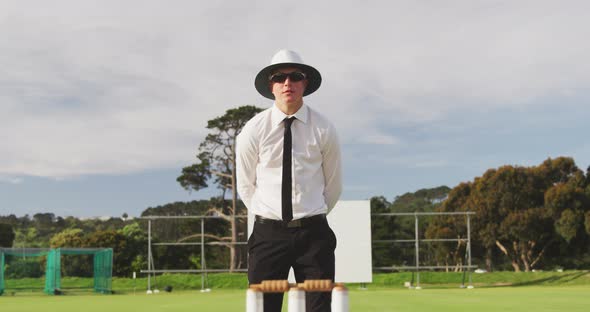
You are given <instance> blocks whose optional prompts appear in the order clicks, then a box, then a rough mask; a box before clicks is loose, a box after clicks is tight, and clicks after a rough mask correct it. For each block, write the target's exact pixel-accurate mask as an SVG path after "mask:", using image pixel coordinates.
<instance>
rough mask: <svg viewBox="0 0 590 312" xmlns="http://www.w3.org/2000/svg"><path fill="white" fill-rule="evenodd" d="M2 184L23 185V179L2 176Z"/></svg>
mask: <svg viewBox="0 0 590 312" xmlns="http://www.w3.org/2000/svg"><path fill="white" fill-rule="evenodd" d="M0 183H8V184H21V183H23V179H22V178H19V177H11V176H4V175H0Z"/></svg>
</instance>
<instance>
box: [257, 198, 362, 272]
mask: <svg viewBox="0 0 590 312" xmlns="http://www.w3.org/2000/svg"><path fill="white" fill-rule="evenodd" d="M328 222H329V223H330V227H331V228H332V230H334V233H335V234H336V238H337V239H338V245H337V247H336V278H335V280H336V282H341V283H371V282H372V281H373V275H372V267H371V203H370V201H368V200H358V201H345V200H341V201H339V202H338V203H337V204H336V207H334V209H333V210H332V211H331V212H330V214H328ZM253 226H254V216H253V215H252V214H250V213H249V214H248V237H250V234H251V233H252V228H253ZM289 280H290V281H291V282H295V278H294V275H293V270H291V272H290V274H289Z"/></svg>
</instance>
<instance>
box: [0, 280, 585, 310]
mask: <svg viewBox="0 0 590 312" xmlns="http://www.w3.org/2000/svg"><path fill="white" fill-rule="evenodd" d="M589 294H590V287H587V286H563V287H551V286H544V287H538V286H531V287H496V288H481V289H477V288H476V289H422V290H408V289H375V290H373V289H368V290H358V289H352V290H351V292H350V307H351V311H359V312H361V311H363V312H364V311H366V312H369V311H417V312H421V311H429V312H432V311H437V312H447V311H448V312H456V311H482V312H485V311H535V312H544V311H568V312H577V311H588V307H589V306H590V296H589ZM0 307H1V310H2V311H10V312H21V311H22V312H25V311H26V312H29V311H56V312H57V311H60V312H78V311H87V312H117V311H138V312H139V311H141V312H162V311H179V312H180V311H191V312H195V311H244V310H245V292H244V291H243V290H237V289H223V290H213V291H211V292H209V293H201V292H197V291H192V292H189V291H182V292H172V293H160V294H157V295H149V296H148V295H145V294H144V293H143V292H142V293H138V294H136V295H133V294H125V295H112V296H108V295H75V296H42V295H34V296H31V295H27V296H24V295H23V296H20V295H17V296H5V297H3V298H0ZM284 311H286V309H284Z"/></svg>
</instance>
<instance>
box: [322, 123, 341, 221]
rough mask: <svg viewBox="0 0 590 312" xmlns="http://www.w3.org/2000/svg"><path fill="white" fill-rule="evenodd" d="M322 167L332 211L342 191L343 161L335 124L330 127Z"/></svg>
mask: <svg viewBox="0 0 590 312" xmlns="http://www.w3.org/2000/svg"><path fill="white" fill-rule="evenodd" d="M322 156H323V161H322V169H323V171H324V183H325V187H324V198H325V201H326V205H327V206H328V212H330V211H331V210H332V209H333V208H334V206H335V205H336V203H337V202H338V199H339V198H340V194H341V193H342V161H341V158H340V143H339V142H338V135H337V134H336V129H335V128H334V126H331V127H330V128H329V132H328V136H327V141H326V144H325V146H324V150H323V152H322Z"/></svg>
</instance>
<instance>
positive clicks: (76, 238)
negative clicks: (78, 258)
mask: <svg viewBox="0 0 590 312" xmlns="http://www.w3.org/2000/svg"><path fill="white" fill-rule="evenodd" d="M83 236H84V233H83V232H82V230H81V229H67V230H63V231H62V232H59V233H57V234H55V235H53V237H51V239H50V240H49V246H50V247H51V248H80V247H82V246H84V237H83Z"/></svg>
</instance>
